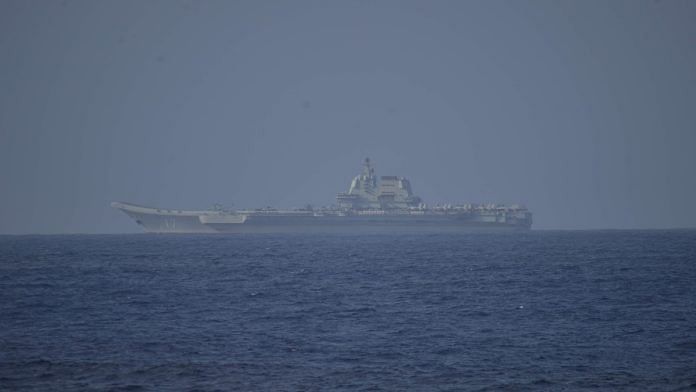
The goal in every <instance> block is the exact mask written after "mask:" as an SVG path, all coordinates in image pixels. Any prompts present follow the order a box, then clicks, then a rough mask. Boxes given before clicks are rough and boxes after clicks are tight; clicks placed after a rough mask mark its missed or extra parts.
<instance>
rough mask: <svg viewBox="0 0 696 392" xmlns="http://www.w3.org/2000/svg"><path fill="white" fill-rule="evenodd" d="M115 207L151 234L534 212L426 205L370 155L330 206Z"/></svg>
mask: <svg viewBox="0 0 696 392" xmlns="http://www.w3.org/2000/svg"><path fill="white" fill-rule="evenodd" d="M111 206H112V207H114V208H117V209H119V210H121V211H123V212H124V213H126V214H127V215H128V216H130V217H131V218H133V219H134V220H135V222H136V223H137V224H139V225H140V226H142V228H143V229H144V230H145V231H146V232H151V233H292V232H316V233H330V232H339V233H343V232H356V233H360V232H370V233H372V232H385V233H441V232H461V231H480V230H526V229H530V228H531V226H532V213H531V212H530V211H529V210H527V209H526V208H525V207H522V206H519V205H511V206H505V205H499V204H469V203H463V204H456V205H452V204H443V205H436V206H432V207H431V206H428V205H427V204H425V203H424V202H423V201H422V200H421V198H420V197H418V196H415V195H414V194H413V191H412V190H411V183H410V182H409V181H408V180H407V179H406V178H404V177H397V176H382V177H379V178H378V177H377V176H376V175H375V169H374V167H373V166H372V163H371V162H370V159H369V158H367V159H365V162H364V163H363V171H362V173H361V174H359V175H358V176H356V177H355V178H353V181H352V182H351V184H350V188H349V189H348V191H347V192H344V193H339V194H338V195H337V196H336V205H334V206H331V207H322V208H312V207H310V206H307V207H305V208H299V209H289V210H281V209H274V208H268V207H267V208H259V209H240V210H225V209H222V208H214V209H211V210H200V211H193V210H174V209H164V208H153V207H143V206H139V205H135V204H131V203H124V202H114V203H111Z"/></svg>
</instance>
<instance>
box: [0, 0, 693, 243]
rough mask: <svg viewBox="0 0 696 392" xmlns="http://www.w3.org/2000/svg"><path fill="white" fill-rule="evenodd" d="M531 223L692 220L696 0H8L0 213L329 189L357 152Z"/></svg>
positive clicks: (264, 200) (36, 226)
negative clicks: (512, 210) (519, 207)
mask: <svg viewBox="0 0 696 392" xmlns="http://www.w3.org/2000/svg"><path fill="white" fill-rule="evenodd" d="M366 156H369V157H370V158H372V160H373V162H374V163H375V166H376V171H377V174H378V175H400V176H405V177H407V178H409V179H410V180H411V183H412V185H413V188H414V191H415V193H416V194H418V195H420V196H421V197H422V198H424V199H425V201H426V202H428V203H430V204H435V203H436V202H459V201H468V202H500V203H515V202H517V203H523V204H525V205H527V206H528V207H529V208H530V209H531V210H532V211H533V212H534V220H535V225H534V227H535V228H540V229H542V228H544V229H555V228H561V229H574V228H581V229H584V228H668V227H694V226H696V208H694V203H695V202H696V174H694V173H695V170H696V1H690V0H662V1H640V0H630V1H585V0H582V1H580V0H579V1H509V2H497V1H488V0H487V1H417V2H410V1H381V0H379V1H340V2H339V1H313V2H304V1H249V2H241V1H179V2H176V1H71V0H68V1H24V0H21V1H8V0H0V233H74V232H137V231H140V229H139V227H138V226H137V225H136V224H135V223H134V222H132V221H131V220H130V219H129V218H127V217H126V216H125V215H123V214H121V213H120V212H118V211H116V210H113V209H111V208H110V207H109V203H110V202H111V201H114V200H118V201H130V202H133V203H138V204H144V205H156V206H162V207H171V208H192V209H193V208H207V207H209V206H211V205H212V204H214V203H222V204H225V205H228V206H230V205H234V206H236V207H261V206H266V205H270V206H276V207H294V206H303V205H305V204H307V203H313V204H315V205H330V204H331V203H333V202H334V197H335V194H336V193H338V192H341V191H345V190H347V187H348V185H349V182H350V180H351V178H352V177H353V176H354V175H356V174H357V173H359V171H360V169H361V162H362V160H363V159H364V158H365V157H366Z"/></svg>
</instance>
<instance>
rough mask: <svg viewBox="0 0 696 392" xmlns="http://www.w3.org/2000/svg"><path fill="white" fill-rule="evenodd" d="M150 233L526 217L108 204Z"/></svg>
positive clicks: (456, 227) (460, 225)
mask: <svg viewBox="0 0 696 392" xmlns="http://www.w3.org/2000/svg"><path fill="white" fill-rule="evenodd" d="M113 207H115V208H118V209H119V210H121V211H123V212H124V213H125V214H127V215H128V216H130V217H131V218H133V219H134V220H135V221H136V223H137V224H139V225H140V226H141V227H142V228H143V229H144V230H145V231H146V232H149V233H457V232H475V231H516V230H527V229H529V228H530V226H531V221H528V220H523V219H522V220H516V219H512V220H511V219H509V218H508V219H507V220H506V221H504V222H501V221H496V220H497V219H500V217H496V216H479V215H474V216H471V215H464V214H447V215H421V216H414V215H403V214H394V215H382V216H357V215H352V216H351V215H347V216H345V215H344V216H340V215H314V214H310V213H306V214H272V215H267V214H263V213H250V214H245V215H244V214H230V213H221V212H213V211H185V210H183V211H182V210H165V209H157V208H150V207H142V206H137V205H134V204H128V203H113Z"/></svg>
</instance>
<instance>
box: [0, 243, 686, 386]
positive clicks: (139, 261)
mask: <svg viewBox="0 0 696 392" xmlns="http://www.w3.org/2000/svg"><path fill="white" fill-rule="evenodd" d="M0 258H1V262H0V314H1V316H0V389H2V390H5V389H8V390H14V389H18V390H22V389H41V390H71V389H72V390H90V389H100V390H101V389H115V390H120V389H123V390H165V389H184V390H190V389H195V390H202V391H207V390H263V391H271V390H479V389H483V390H485V389H494V390H498V389H506V390H514V391H519V390H538V389H548V390H577V389H593V390H594V389H604V390H676V389H680V388H686V389H689V388H690V389H694V388H695V387H696V365H695V364H696V290H694V285H695V284H696V231H601V232H600V231H594V232H593V231H582V232H529V233H521V234H520V233H518V234H469V235H455V236H452V235H448V236H388V235H383V236H375V237H368V236H351V237H338V236H300V235H297V236H263V235H258V236H157V235H117V236H81V235H78V236H17V237H15V236H8V237H0Z"/></svg>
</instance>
